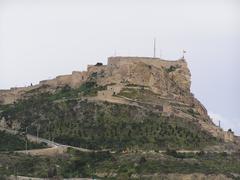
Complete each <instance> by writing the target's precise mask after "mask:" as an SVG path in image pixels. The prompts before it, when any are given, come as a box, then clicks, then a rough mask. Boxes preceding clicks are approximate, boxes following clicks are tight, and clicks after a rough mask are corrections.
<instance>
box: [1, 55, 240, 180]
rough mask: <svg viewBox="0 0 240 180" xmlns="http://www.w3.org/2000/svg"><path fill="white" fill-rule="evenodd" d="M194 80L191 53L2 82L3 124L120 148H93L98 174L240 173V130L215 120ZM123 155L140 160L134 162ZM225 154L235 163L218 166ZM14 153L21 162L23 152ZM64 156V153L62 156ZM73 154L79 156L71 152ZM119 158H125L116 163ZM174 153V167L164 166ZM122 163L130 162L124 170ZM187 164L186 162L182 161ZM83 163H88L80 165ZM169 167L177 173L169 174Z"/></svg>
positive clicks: (79, 143)
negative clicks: (5, 86) (6, 86)
mask: <svg viewBox="0 0 240 180" xmlns="http://www.w3.org/2000/svg"><path fill="white" fill-rule="evenodd" d="M190 87H191V74H190V71H189V69H188V67H187V62H186V60H185V59H179V60H176V61H166V60H162V59H159V58H147V57H110V58H109V59H108V63H107V65H103V64H102V63H96V64H95V65H89V66H88V68H87V71H84V72H78V71H74V72H73V73H72V74H71V75H63V76H58V77H56V78H54V79H51V80H44V81H41V82H40V83H39V84H37V85H33V86H29V87H23V88H12V89H10V90H0V126H1V127H2V128H8V129H14V130H17V131H20V132H23V131H25V130H26V128H27V129H28V132H27V133H29V134H32V135H36V134H38V135H39V136H40V137H42V138H45V139H49V140H51V141H56V142H57V143H61V144H66V145H70V146H73V147H81V148H87V149H92V150H98V151H99V150H103V149H104V150H109V152H112V153H115V154H114V155H112V154H111V153H110V154H107V155H106V156H104V157H105V158H106V159H104V158H103V159H99V160H97V161H96V162H95V161H94V158H93V159H91V158H92V155H87V156H90V157H91V158H87V159H88V160H89V161H91V162H90V164H91V165H93V166H96V163H97V164H98V165H99V166H96V168H97V169H95V170H92V171H94V174H95V176H96V177H109V178H117V177H118V174H121V176H124V172H125V173H126V174H127V175H126V174H125V175H126V176H127V177H128V178H139V177H140V176H143V177H144V178H146V179H148V178H150V179H154V178H155V179H159V178H160V179H167V178H169V179H174V178H176V176H174V173H180V174H183V175H182V176H181V177H182V179H191V178H192V179H194V177H198V179H201V178H203V179H204V178H206V179H226V178H227V177H229V178H237V175H233V174H234V173H235V174H240V172H239V169H240V168H239V169H238V167H240V165H239V162H240V161H238V160H239V157H238V155H237V154H236V153H239V144H240V143H239V137H237V136H235V135H234V133H233V132H232V131H231V130H229V131H226V132H225V131H223V130H222V129H221V128H219V127H218V126H216V125H215V124H214V123H213V122H212V120H211V118H210V117H209V116H208V113H207V110H206V109H205V108H204V106H203V105H202V104H201V103H200V102H199V101H198V100H197V99H196V98H195V97H194V95H193V94H192V93H191V91H190ZM169 150H173V151H169ZM96 152H97V151H96ZM124 153H126V155H124ZM146 153H147V155H146V156H145V155H144V154H146ZM149 153H150V154H149ZM162 153H164V154H162ZM165 153H167V154H165ZM179 153H180V154H179ZM182 153H193V154H191V155H190V156H187V155H185V154H184V155H182ZM196 153H200V154H197V155H196ZM201 153H203V154H201ZM205 153H207V154H205ZM209 153H210V154H211V153H212V154H211V155H209ZM219 153H222V154H220V155H219ZM225 153H226V154H225ZM153 154H155V155H153ZM67 156H70V157H71V156H73V159H75V158H77V157H78V156H77V155H76V153H75V152H74V155H72V153H70V154H69V152H68V155H67ZM76 156H77V157H76ZM93 156H94V157H95V155H93ZM153 156H155V157H154V158H153ZM228 156H229V157H228ZM233 156H234V157H235V160H236V162H234V158H233ZM96 157H97V155H96ZM120 157H122V158H123V159H125V161H126V162H127V161H129V162H132V163H130V164H128V163H127V164H126V162H122V161H121V158H120ZM213 157H214V158H215V159H214V158H213ZM223 157H227V159H229V163H230V162H231V163H232V165H233V166H232V169H231V168H230V169H224V168H222V167H218V163H217V162H220V161H221V163H223V164H225V165H226V163H228V162H227V161H224V160H223V159H224V158H223ZM14 158H16V162H17V161H18V160H19V158H20V157H14ZM14 158H13V159H14ZM21 158H22V157H21ZM21 158H20V159H21ZM208 158H210V160H211V161H210V160H209V159H208ZM114 159H115V160H114ZM179 159H182V161H180V160H179ZM183 159H185V160H184V161H183ZM0 160H1V159H0ZM5 160H6V159H5ZM155 160H157V161H155ZM61 161H62V159H61V158H60V159H59V160H58V163H59V162H61ZM66 161H69V163H70V164H71V163H72V161H71V160H69V159H68V158H67V159H66ZM80 161H82V160H80ZM112 161H116V164H119V166H118V167H115V166H112V167H111V168H110V166H111V164H112ZM169 161H170V162H171V163H172V165H171V163H170V165H171V166H172V170H170V169H169V168H170V166H169V167H164V166H162V165H163V164H162V163H163V162H168V163H169ZM207 162H209V163H212V164H211V165H212V166H211V165H208V164H207ZM42 163H43V164H44V163H45V160H43V162H42ZM52 163H53V164H54V163H57V162H55V161H54V162H52ZM79 163H80V162H79ZM84 163H87V161H84ZM84 163H83V164H82V166H83V167H85V166H86V164H84ZM104 163H106V164H104ZM60 164H61V163H60ZM134 164H135V165H136V166H135V165H134ZM91 165H90V167H91ZM195 165H196V166H195ZM121 166H127V167H129V168H128V169H126V170H124V169H121V168H120V167H121ZM175 166H176V167H175ZM182 166H186V167H185V168H183V169H182V170H180V169H178V167H182ZM191 166H192V167H193V168H190V167H191ZM210 166H211V167H210ZM61 167H62V164H61ZM77 167H81V163H80V164H78V165H76V167H75V166H74V168H77ZM101 167H105V168H101ZM157 167H158V168H157ZM207 167H208V168H212V171H208V170H207V169H208V168H207ZM62 168H63V167H62ZM65 168H66V167H65ZM74 168H73V169H74ZM85 168H86V167H85ZM119 168H120V169H119ZM63 169H64V168H63ZM63 169H62V170H61V172H63ZM87 169H88V168H87ZM187 169H188V170H187ZM217 169H218V170H217ZM85 170H86V169H85ZM85 170H84V171H81V173H80V171H79V172H77V171H76V172H75V171H74V172H73V174H74V175H72V176H71V174H68V175H67V177H78V176H80V175H81V176H82V177H89V176H90V174H91V173H90V172H89V171H91V168H90V169H88V170H89V171H88V170H87V171H85ZM130 170H132V172H131V171H130ZM33 171H34V172H35V173H32V174H31V173H30V172H29V173H28V175H34V176H41V174H39V173H38V172H37V170H36V169H35V170H33ZM59 171H60V170H59ZM0 172H1V171H0ZM6 172H7V170H6ZM22 172H24V171H22ZM83 172H85V173H86V174H85V175H84V174H82V173H83ZM118 172H119V173H118ZM46 173H47V172H46ZM169 173H172V175H169V176H168V175H166V174H169ZM191 173H200V174H192V175H189V174H191ZM201 173H202V174H201ZM205 173H207V174H209V173H216V174H219V175H216V176H215V175H210V176H208V175H204V174H205ZM63 174H64V173H63ZM185 174H188V175H185ZM223 174H224V175H223ZM9 175H11V173H10V174H9ZM22 175H24V176H25V175H27V174H24V173H23V174H22ZM225 175H227V176H225ZM42 176H44V173H43V174H42ZM63 176H64V175H63ZM179 177H180V176H179ZM125 178H126V177H125ZM123 179H124V178H123Z"/></svg>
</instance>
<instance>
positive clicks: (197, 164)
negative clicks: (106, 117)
mask: <svg viewBox="0 0 240 180" xmlns="http://www.w3.org/2000/svg"><path fill="white" fill-rule="evenodd" d="M226 165H227V166H226ZM0 166H1V168H0V174H2V175H11V174H13V175H14V174H18V175H23V176H29V177H41V178H51V177H64V178H73V177H86V178H90V177H93V178H98V179H151V177H153V176H157V179H161V178H160V177H161V175H164V174H170V173H180V174H192V173H203V174H215V175H219V174H224V175H225V176H228V177H231V178H233V179H239V178H237V176H234V175H236V174H240V154H239V153H234V154H232V155H228V154H226V153H220V154H218V153H203V152H200V153H197V154H194V153H190V154H184V153H176V152H175V153H174V152H173V151H167V153H165V154H158V153H145V154H144V155H143V154H142V153H128V154H124V153H116V154H110V153H109V152H98V153H86V152H85V153H84V152H79V151H76V150H72V149H69V150H68V152H67V153H66V154H64V155H62V156H57V157H32V156H27V155H23V154H22V155H20V154H3V153H0ZM178 176H179V174H176V175H175V177H176V178H177V177H178ZM0 177H1V176H0ZM195 178H196V177H195ZM2 179H3V178H2ZM224 179H225V178H224Z"/></svg>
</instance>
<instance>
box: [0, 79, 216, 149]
mask: <svg viewBox="0 0 240 180" xmlns="http://www.w3.org/2000/svg"><path fill="white" fill-rule="evenodd" d="M96 88H97V89H103V88H104V87H98V86H96V85H95V84H94V83H90V84H87V85H86V84H84V85H82V86H81V87H80V88H78V89H71V88H68V87H65V88H63V89H60V90H58V91H56V92H55V93H53V94H49V93H40V94H35V95H34V96H31V97H30V98H28V99H26V100H21V101H18V102H17V103H15V104H13V105H8V106H2V112H1V114H0V116H1V117H4V118H5V119H6V121H7V122H8V124H10V126H11V124H12V123H13V122H18V123H19V124H20V130H21V129H22V130H24V129H25V127H30V128H29V132H30V133H32V134H36V129H37V126H39V125H41V127H44V128H40V131H39V134H40V136H41V137H44V138H50V139H51V140H55V141H56V142H60V143H63V144H69V145H73V146H80V147H85V148H90V149H106V148H107V149H115V150H122V149H126V148H129V149H166V148H168V147H169V148H176V149H199V148H204V147H205V146H207V145H213V144H216V143H217V142H218V140H217V139H216V138H213V137H212V136H211V135H209V134H208V133H207V132H204V131H202V130H201V129H200V128H199V126H198V125H197V124H196V123H194V122H187V121H185V120H184V119H181V118H176V117H174V116H173V117H164V116H162V115H161V113H155V112H154V111H152V110H151V109H146V108H140V107H137V106H130V105H123V104H112V103H108V102H89V101H87V100H84V97H85V96H86V95H94V94H95V93H94V92H96Z"/></svg>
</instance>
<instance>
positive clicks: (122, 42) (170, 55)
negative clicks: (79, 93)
mask: <svg viewBox="0 0 240 180" xmlns="http://www.w3.org/2000/svg"><path fill="white" fill-rule="evenodd" d="M239 32H240V1H238V0H208V1H207V0H203V1H197V0H194V1H192V0H182V1H177V0H168V1H164V0H162V1H161V0H160V1H159V0H148V1H147V0H138V1H137V0H132V1H127V0H122V1H114V2H113V1H110V0H102V1H96V0H88V1H77V0H69V1H64V0H58V1H57V0H36V1H31V0H21V1H17V0H0V89H7V88H10V87H15V86H28V85H30V84H31V83H33V84H36V83H38V82H39V81H41V80H45V79H49V78H54V77H56V76H58V75H62V74H70V73H71V72H72V71H74V70H77V71H82V70H86V68H87V65H88V64H96V62H103V63H104V64H106V63H107V57H109V56H114V54H115V53H116V55H117V56H148V57H151V56H152V55H153V38H156V39H157V56H158V57H159V56H160V54H161V58H163V59H167V60H177V59H179V58H181V57H182V50H183V49H184V50H186V51H187V53H186V55H185V57H186V60H187V62H188V66H189V69H190V71H191V74H192V86H191V91H192V92H193V93H194V94H195V96H196V97H197V98H198V99H199V100H200V101H201V102H202V103H203V105H204V106H205V107H206V108H207V110H208V112H209V114H210V116H211V117H212V118H213V119H214V121H215V123H217V121H218V120H221V124H222V126H223V127H224V129H228V128H232V129H233V130H234V131H235V132H236V133H237V134H238V135H240V111H239V104H238V102H239V100H240V95H239V92H240V83H239V78H240V72H239V70H238V69H239V67H240V51H239V47H240V33H239Z"/></svg>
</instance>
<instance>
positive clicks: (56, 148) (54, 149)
mask: <svg viewBox="0 0 240 180" xmlns="http://www.w3.org/2000/svg"><path fill="white" fill-rule="evenodd" d="M0 130H1V131H6V132H8V133H10V134H14V135H17V134H20V132H19V131H16V130H12V129H8V128H3V127H0ZM27 139H28V140H29V141H32V142H37V143H46V144H47V145H48V146H49V147H50V148H42V149H32V150H27V151H26V150H23V151H17V152H21V153H27V154H32V155H52V154H54V153H64V152H65V151H66V150H67V148H73V149H76V150H79V151H82V152H100V151H101V152H103V151H108V150H91V149H86V148H80V147H75V146H70V145H65V144H60V143H56V142H54V141H50V140H48V139H44V138H40V137H36V136H33V135H31V134H27Z"/></svg>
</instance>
